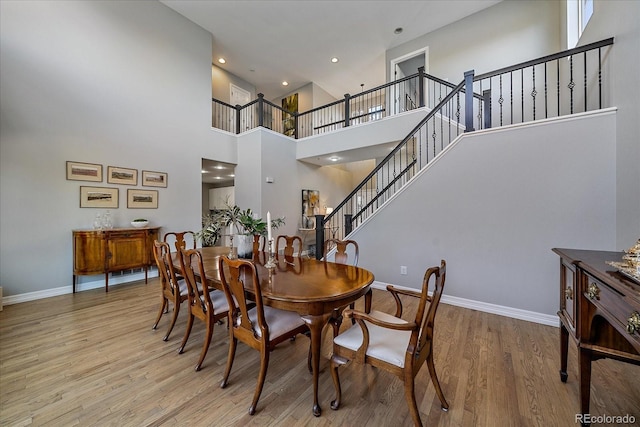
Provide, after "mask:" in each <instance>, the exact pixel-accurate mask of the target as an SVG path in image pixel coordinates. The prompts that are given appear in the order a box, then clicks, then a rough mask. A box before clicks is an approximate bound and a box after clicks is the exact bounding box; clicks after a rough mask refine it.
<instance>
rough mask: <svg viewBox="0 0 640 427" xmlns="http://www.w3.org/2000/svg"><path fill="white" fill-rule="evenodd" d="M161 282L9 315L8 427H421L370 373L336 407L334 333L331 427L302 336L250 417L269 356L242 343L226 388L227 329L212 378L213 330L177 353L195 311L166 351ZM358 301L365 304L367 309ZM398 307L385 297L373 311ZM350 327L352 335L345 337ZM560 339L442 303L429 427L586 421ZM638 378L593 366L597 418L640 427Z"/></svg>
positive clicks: (324, 392) (2, 375)
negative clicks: (203, 349) (438, 389)
mask: <svg viewBox="0 0 640 427" xmlns="http://www.w3.org/2000/svg"><path fill="white" fill-rule="evenodd" d="M158 302H159V290H158V282H157V279H151V280H150V281H149V284H147V285H145V284H144V283H133V284H126V285H120V286H115V287H112V288H110V291H109V293H108V294H106V293H105V292H104V290H99V289H96V290H91V291H84V292H80V293H77V294H75V295H63V296H58V297H52V298H48V299H44V300H39V301H33V302H26V303H22V304H15V305H11V306H6V307H5V308H4V311H2V312H0V425H2V426H23V425H48V426H72V425H79V426H89V425H100V426H104V425H111V426H159V425H179V426H184V425H196V426H200V425H203V426H228V425H237V426H245V425H260V426H303V425H304V426H307V425H308V426H329V425H331V426H363V425H369V426H401V425H402V426H409V425H411V418H410V416H409V415H408V409H407V406H406V402H405V399H404V395H403V387H402V383H401V382H400V380H398V379H397V378H395V377H393V376H391V375H389V374H387V373H386V372H382V371H379V370H376V369H374V368H371V367H362V366H359V365H355V364H352V365H349V366H347V367H346V368H343V370H342V371H341V373H342V374H341V378H342V380H343V381H342V385H343V404H342V406H341V408H340V409H339V410H338V411H333V410H331V409H330V407H329V402H330V401H331V399H332V398H333V395H334V391H333V383H332V381H331V376H330V374H329V371H328V359H327V357H328V356H329V354H330V352H331V346H330V337H331V333H330V332H329V331H328V329H325V331H326V332H327V333H326V334H325V341H324V342H323V349H322V353H323V356H324V358H323V360H321V362H320V367H321V373H320V389H319V390H320V391H319V392H320V404H321V406H322V408H323V413H322V416H321V417H319V418H315V417H313V415H312V413H311V406H312V389H311V376H310V374H309V372H308V371H307V367H306V366H307V365H306V356H307V350H308V345H309V341H308V339H307V338H305V337H303V336H301V337H299V338H298V339H297V340H295V341H294V342H285V343H282V344H281V345H280V346H279V347H278V348H277V349H276V351H275V352H274V353H273V354H272V357H271V363H270V366H269V371H268V373H267V379H266V383H265V387H264V390H263V392H262V396H261V399H260V402H259V403H258V408H257V412H256V414H255V415H254V416H250V415H248V414H247V410H248V408H249V404H250V401H251V397H252V395H253V392H254V387H255V383H256V378H257V374H258V360H259V356H258V354H257V352H256V351H255V350H251V349H248V348H247V347H246V346H244V345H242V344H240V345H239V349H238V353H237V354H236V361H235V363H234V369H233V371H232V373H231V377H230V384H229V385H228V387H227V388H226V389H224V390H223V389H220V388H219V383H220V379H221V376H222V371H223V368H224V364H225V362H226V356H227V343H228V340H227V334H226V332H227V331H226V327H225V326H220V327H217V328H216V330H215V331H214V336H213V342H212V344H211V347H210V349H209V353H208V355H207V358H206V359H205V361H204V365H203V369H202V370H201V371H200V372H195V371H194V369H193V367H194V366H195V364H196V362H197V359H198V356H199V351H200V346H201V344H202V338H203V330H204V328H203V327H202V326H203V325H202V324H200V323H199V322H198V323H196V324H195V325H194V330H193V332H192V335H191V338H190V340H189V343H188V344H187V347H186V351H185V353H184V354H182V355H179V354H177V352H176V349H177V347H178V344H179V342H180V339H181V338H182V333H183V331H184V328H185V323H186V321H185V318H186V316H185V315H186V310H185V311H183V312H181V313H180V316H179V319H178V323H177V325H176V327H175V329H174V331H173V334H172V335H171V338H170V340H169V341H168V342H164V341H162V336H163V335H164V333H165V329H166V326H167V322H168V318H169V316H168V315H165V316H164V317H163V319H162V320H161V322H160V327H159V329H158V330H155V331H154V330H152V329H151V325H152V323H153V321H154V319H155V315H156V310H157V309H158ZM359 303H360V302H359ZM392 304H393V300H392V299H391V298H390V297H389V296H388V295H386V293H384V292H382V291H378V290H375V291H374V297H373V306H374V309H379V310H385V311H391V307H392ZM344 326H345V325H343V327H344ZM558 334H559V331H558V329H557V328H553V327H549V326H542V325H538V324H534V323H529V322H525V321H520V320H513V319H509V318H506V317H500V316H496V315H491V314H486V313H482V312H478V311H474V310H468V309H463V308H458V307H453V306H448V305H444V304H443V305H442V306H441V307H440V311H439V313H438V317H437V318H436V327H435V364H436V369H437V371H438V374H439V377H440V382H441V384H442V387H443V390H444V394H445V396H446V398H447V400H448V401H449V405H450V409H449V412H442V411H441V410H440V405H439V403H438V399H437V397H436V396H435V394H434V391H433V386H432V385H431V383H430V380H429V375H428V372H427V369H426V368H423V369H422V370H421V372H420V373H419V375H418V377H417V382H418V386H417V390H418V402H419V407H420V409H421V412H422V420H423V422H424V423H425V424H426V425H428V426H572V425H576V424H575V414H576V412H577V411H578V407H579V403H578V382H577V350H576V348H575V347H574V346H571V348H570V351H569V380H568V382H567V383H562V382H561V381H560V379H559V375H558V368H559V350H558V347H559V338H558ZM639 379H640V366H633V365H629V364H625V363H621V362H616V361H611V360H600V361H597V362H595V363H594V368H593V380H592V395H591V414H592V415H625V414H630V415H632V416H634V417H635V420H636V421H635V424H634V425H639V424H640V381H639Z"/></svg>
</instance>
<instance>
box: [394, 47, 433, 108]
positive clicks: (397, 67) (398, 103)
mask: <svg viewBox="0 0 640 427" xmlns="http://www.w3.org/2000/svg"><path fill="white" fill-rule="evenodd" d="M420 67H424V71H425V73H428V72H429V48H428V47H424V48H422V49H418V50H416V51H413V52H410V53H408V54H406V55H403V56H401V57H399V58H395V59H392V60H391V61H390V63H389V78H390V81H396V80H400V79H402V78H404V77H406V76H410V75H412V74H415V73H417V72H418V68H420ZM427 87H428V85H425V87H424V90H425V93H424V94H423V95H424V99H427V94H426V91H427ZM419 100H420V94H419V93H418V85H417V81H413V80H408V81H406V82H405V84H401V85H394V86H392V87H391V96H390V97H389V104H390V105H388V106H387V107H388V111H391V112H392V114H398V113H401V112H403V111H409V110H413V109H415V108H417V107H418V106H419V105H420V104H419V102H420V101H419Z"/></svg>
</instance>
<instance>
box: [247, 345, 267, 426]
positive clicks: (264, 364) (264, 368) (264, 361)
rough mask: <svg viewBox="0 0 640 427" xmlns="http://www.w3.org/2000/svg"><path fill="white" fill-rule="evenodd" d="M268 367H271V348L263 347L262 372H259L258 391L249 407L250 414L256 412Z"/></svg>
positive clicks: (261, 353) (261, 355)
mask: <svg viewBox="0 0 640 427" xmlns="http://www.w3.org/2000/svg"><path fill="white" fill-rule="evenodd" d="M267 368H269V350H268V349H266V348H263V349H262V351H261V352H260V373H259V374H258V384H256V392H255V393H254V394H253V402H251V406H250V407H249V415H253V414H255V413H256V406H258V399H260V394H261V393H262V387H263V386H264V380H265V378H266V377H267Z"/></svg>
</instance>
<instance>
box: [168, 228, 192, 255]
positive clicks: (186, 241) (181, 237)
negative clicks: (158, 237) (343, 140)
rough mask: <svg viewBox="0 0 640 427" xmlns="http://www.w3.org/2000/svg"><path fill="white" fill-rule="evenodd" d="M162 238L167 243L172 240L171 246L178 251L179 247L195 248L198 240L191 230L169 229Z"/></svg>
mask: <svg viewBox="0 0 640 427" xmlns="http://www.w3.org/2000/svg"><path fill="white" fill-rule="evenodd" d="M163 240H164V241H165V242H167V243H169V242H171V241H173V246H174V248H175V250H176V252H178V253H179V252H180V249H195V248H196V243H197V242H198V240H197V239H196V234H195V233H194V232H193V231H181V232H177V231H171V232H169V233H166V234H165V235H164V239H163Z"/></svg>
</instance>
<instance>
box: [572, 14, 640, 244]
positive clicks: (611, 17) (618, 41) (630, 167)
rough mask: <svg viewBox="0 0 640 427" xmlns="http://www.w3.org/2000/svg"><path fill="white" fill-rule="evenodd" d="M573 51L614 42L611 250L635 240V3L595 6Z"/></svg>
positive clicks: (638, 92) (638, 95)
mask: <svg viewBox="0 0 640 427" xmlns="http://www.w3.org/2000/svg"><path fill="white" fill-rule="evenodd" d="M594 3H595V4H594V12H593V15H592V17H591V20H590V21H589V24H587V27H586V28H585V31H584V33H583V34H582V37H581V38H580V42H579V43H578V44H579V45H584V44H588V43H592V42H595V41H599V40H602V39H606V38H608V37H615V41H614V44H613V47H612V49H611V59H610V62H611V71H610V75H612V76H615V78H614V79H612V81H611V105H615V106H616V107H617V108H618V122H617V128H616V135H617V140H616V150H617V151H616V175H617V176H616V180H617V198H616V241H617V244H616V248H617V249H619V250H622V249H626V248H629V247H630V246H632V245H633V244H634V243H635V241H636V240H637V239H638V238H640V143H639V142H638V141H639V140H640V138H639V135H640V120H639V118H640V25H639V24H638V22H640V2H638V1H595V2H594Z"/></svg>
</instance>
